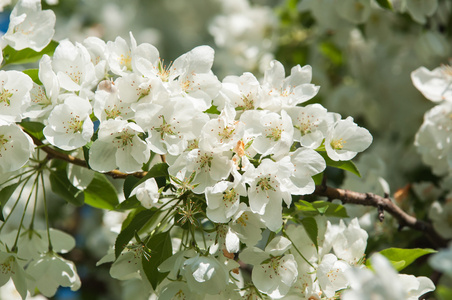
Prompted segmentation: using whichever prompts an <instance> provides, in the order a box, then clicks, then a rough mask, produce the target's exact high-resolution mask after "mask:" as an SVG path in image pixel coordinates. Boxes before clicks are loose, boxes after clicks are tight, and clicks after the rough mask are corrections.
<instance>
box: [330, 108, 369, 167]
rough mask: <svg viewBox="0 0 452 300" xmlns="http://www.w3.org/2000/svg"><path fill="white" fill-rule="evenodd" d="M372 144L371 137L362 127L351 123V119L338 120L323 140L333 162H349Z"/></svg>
mask: <svg viewBox="0 0 452 300" xmlns="http://www.w3.org/2000/svg"><path fill="white" fill-rule="evenodd" d="M371 143H372V135H371V134H370V133H369V131H368V130H367V129H365V128H363V127H359V126H358V125H357V124H355V123H354V122H353V118H352V117H347V119H345V120H339V121H337V122H336V123H335V124H334V127H333V128H332V129H330V130H329V132H328V134H327V136H326V138H325V149H326V153H327V154H328V156H329V157H330V158H331V159H332V160H335V161H338V160H350V159H352V158H353V157H355V156H356V154H358V152H362V151H364V150H366V149H367V147H369V146H370V144H371Z"/></svg>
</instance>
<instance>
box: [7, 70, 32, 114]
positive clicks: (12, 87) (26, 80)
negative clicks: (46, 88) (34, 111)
mask: <svg viewBox="0 0 452 300" xmlns="http://www.w3.org/2000/svg"><path fill="white" fill-rule="evenodd" d="M32 87H33V83H32V81H31V78H30V77H29V76H28V75H25V74H24V73H22V72H19V71H13V70H11V71H3V70H1V71H0V120H5V121H7V122H20V121H21V120H22V118H23V114H24V113H25V110H26V109H27V108H28V106H30V90H31V88H32Z"/></svg>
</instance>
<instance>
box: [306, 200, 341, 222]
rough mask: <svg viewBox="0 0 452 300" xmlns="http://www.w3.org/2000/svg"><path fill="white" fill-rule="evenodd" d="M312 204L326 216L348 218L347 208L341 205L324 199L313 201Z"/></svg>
mask: <svg viewBox="0 0 452 300" xmlns="http://www.w3.org/2000/svg"><path fill="white" fill-rule="evenodd" d="M312 206H313V207H314V208H316V209H317V210H318V211H319V212H320V213H321V214H322V215H326V216H328V217H338V218H348V214H347V210H346V209H345V207H344V206H343V205H340V204H336V203H331V202H326V201H315V202H312Z"/></svg>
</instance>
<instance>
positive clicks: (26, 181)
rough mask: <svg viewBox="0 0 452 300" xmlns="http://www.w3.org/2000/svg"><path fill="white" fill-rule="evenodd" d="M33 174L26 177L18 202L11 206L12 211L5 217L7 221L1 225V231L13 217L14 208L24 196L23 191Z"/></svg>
mask: <svg viewBox="0 0 452 300" xmlns="http://www.w3.org/2000/svg"><path fill="white" fill-rule="evenodd" d="M31 176H32V175H30V176H28V177H27V178H26V179H24V184H23V185H22V187H21V189H20V192H19V196H18V197H17V200H16V203H14V205H13V207H12V208H11V211H10V212H9V214H8V216H7V217H6V219H5V222H3V224H2V225H1V226H0V232H1V231H2V229H3V227H4V226H5V224H6V223H7V222H8V220H9V218H10V217H11V215H12V214H13V212H14V210H15V209H16V206H17V204H18V203H19V200H20V197H21V196H22V193H23V191H24V189H25V185H26V184H27V183H28V181H29V180H30V178H31Z"/></svg>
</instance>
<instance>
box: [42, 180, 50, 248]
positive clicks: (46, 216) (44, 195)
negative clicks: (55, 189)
mask: <svg viewBox="0 0 452 300" xmlns="http://www.w3.org/2000/svg"><path fill="white" fill-rule="evenodd" d="M40 175H41V182H42V186H44V175H43V172H41V173H40ZM42 192H43V197H44V215H45V219H46V227H47V238H48V240H49V252H52V250H53V246H52V241H51V240H50V226H49V214H48V212H47V196H46V189H42Z"/></svg>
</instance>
